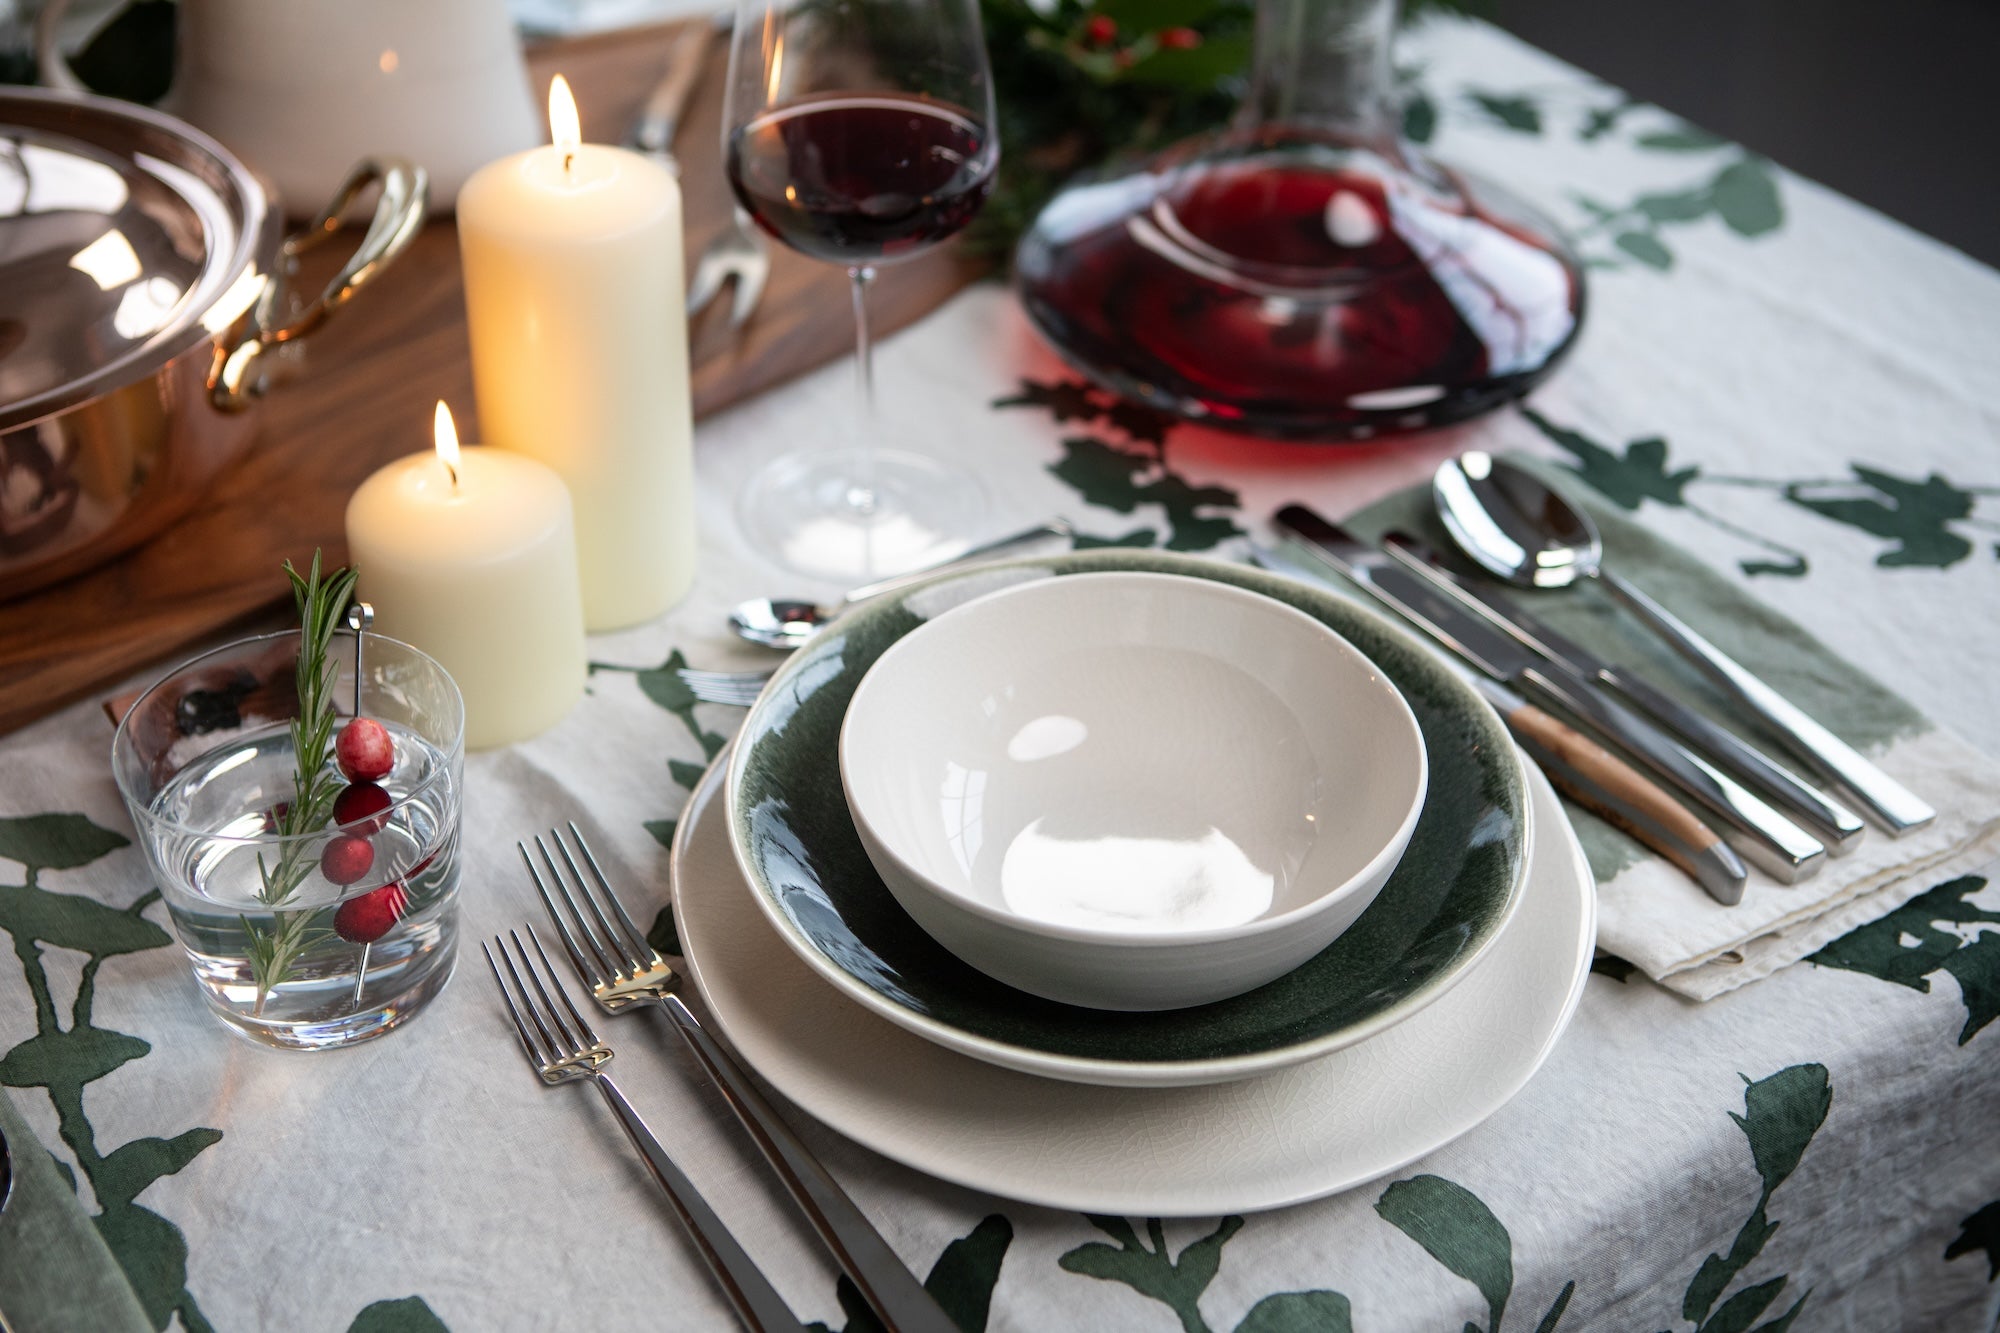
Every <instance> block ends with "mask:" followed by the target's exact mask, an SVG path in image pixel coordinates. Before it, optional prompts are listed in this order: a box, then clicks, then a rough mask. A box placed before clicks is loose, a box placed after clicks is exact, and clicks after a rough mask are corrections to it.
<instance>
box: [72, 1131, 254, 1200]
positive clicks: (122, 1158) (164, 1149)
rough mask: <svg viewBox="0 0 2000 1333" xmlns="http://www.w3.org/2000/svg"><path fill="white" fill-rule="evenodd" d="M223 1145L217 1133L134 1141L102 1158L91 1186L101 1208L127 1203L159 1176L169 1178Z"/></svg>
mask: <svg viewBox="0 0 2000 1333" xmlns="http://www.w3.org/2000/svg"><path fill="white" fill-rule="evenodd" d="M221 1141H222V1131H221V1130H219V1129H190V1130H188V1131H187V1132H186V1133H185V1134H179V1135H176V1136H175V1137H173V1138H171V1139H134V1140H132V1141H131V1142H130V1143H127V1144H124V1145H122V1146H121V1147H119V1148H118V1149H117V1150H116V1151H114V1152H112V1153H111V1154H110V1155H108V1156H107V1157H105V1159H104V1162H103V1164H102V1165H101V1166H99V1167H98V1170H97V1175H96V1178H95V1180H94V1182H93V1183H94V1186H95V1188H96V1190H97V1202H98V1204H99V1206H100V1207H103V1208H106V1209H110V1208H115V1207H119V1206H121V1205H123V1204H127V1203H130V1202H131V1201H132V1200H133V1199H135V1198H137V1197H138V1196H139V1193H140V1191H142V1190H144V1189H145V1188H146V1187H147V1186H148V1185H150V1184H152V1183H153V1182H154V1181H156V1180H158V1179H159V1178H160V1177H161V1176H171V1175H173V1174H174V1173H175V1172H177V1171H179V1170H180V1169H181V1168H182V1167H184V1166H186V1165H187V1164H188V1163H189V1162H192V1161H193V1160H194V1159H195V1158H196V1157H198V1156H200V1155H201V1153H202V1151H203V1150H204V1149H206V1148H209V1147H212V1146H214V1145H215V1144H217V1143H220V1142H221Z"/></svg>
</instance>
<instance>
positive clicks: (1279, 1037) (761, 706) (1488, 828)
mask: <svg viewBox="0 0 2000 1333" xmlns="http://www.w3.org/2000/svg"><path fill="white" fill-rule="evenodd" d="M1107 570H1143V571H1151V572H1157V573H1163V574H1182V575H1187V576H1191V577H1195V578H1203V579H1211V580H1214V581H1216V582H1220V583H1227V584H1232V585H1234V586H1236V587H1240V588H1247V589H1250V590H1251V591H1253V592H1259V593H1262V594H1264V595H1265V596H1267V597H1271V598H1274V599H1276V600H1277V601H1280V602H1283V603H1285V604H1287V605H1289V606H1294V607H1297V608H1298V609H1299V610H1301V611H1304V612H1305V613H1306V614H1307V615H1310V616H1312V617H1314V618H1315V619H1317V620H1319V621H1320V622H1322V623H1323V624H1325V625H1327V626H1328V627H1329V628H1331V629H1333V630H1334V631H1335V632H1336V633H1338V634H1340V635H1341V636H1343V637H1344V638H1346V639H1347V640H1348V642H1350V643H1352V644H1353V645H1354V646H1355V647H1356V648H1358V649H1360V650H1361V651H1362V652H1363V653H1364V654H1366V655H1367V656H1368V657H1369V658H1371V659H1373V660H1374V662H1375V663H1376V664H1377V665H1378V666H1380V667H1381V668H1382V670H1383V672H1384V673H1385V674H1386V675H1387V676H1388V677H1389V679H1390V680H1392V681H1393V682H1394V683H1395V685H1396V687H1397V688H1398V689H1399V690H1401V691H1402V693H1403V698H1404V699H1405V700H1406V701H1407V702H1408V703H1409V705H1410V711H1411V712H1413V713H1414V714H1416V718H1417V724H1418V726H1419V727H1420V728H1421V730H1422V732H1423V737H1424V745H1425V747H1426V750H1427V751H1428V753H1429V756H1430V786H1429V790H1428V792H1427V793H1426V795H1425V798H1424V807H1423V813H1422V814H1421V815H1419V816H1418V819H1417V827H1416V830H1415V832H1414V833H1413V834H1412V835H1411V837H1410V843H1409V847H1408V849H1407V850H1406V851H1405V852H1404V854H1403V859H1402V861H1401V862H1400V863H1399V864H1398V866H1397V868H1396V871H1395V873H1394V874H1392V875H1391V876H1390V877H1389V880H1388V882H1387V883H1386V884H1384V885H1383V887H1382V890H1381V892H1380V894H1379V895H1377V897H1376V899H1375V901H1374V903H1373V904H1372V905H1371V906H1370V907H1369V909H1368V910H1367V911H1366V912H1364V913H1363V914H1362V915H1361V917H1360V919H1359V920H1357V921H1356V922H1355V923H1354V924H1353V925H1352V926H1350V927H1349V928H1348V929H1347V930H1346V931H1345V932H1344V933H1343V934H1342V935H1341V936H1340V937H1339V938H1338V939H1336V940H1335V941H1334V942H1333V943H1332V944H1331V945H1329V946H1327V948H1326V949H1325V950H1324V951H1323V952H1321V953H1320V954H1318V955H1316V956H1315V957H1314V958H1312V959H1311V960H1309V961H1308V962H1306V963H1305V964H1303V965H1302V966H1300V967H1299V968H1298V969H1296V970H1295V971H1293V972H1290V973H1287V974H1286V975H1284V976H1282V977H1280V978H1278V979H1277V980H1276V981H1273V982H1270V983H1268V984H1266V985H1264V986H1260V987H1259V988H1257V989H1256V990H1253V991H1250V992H1248V993H1247V994H1243V995H1238V996H1235V997H1233V998H1231V999H1227V1000H1220V1001H1217V1002H1216V1003H1214V1004H1207V1005H1201V1006H1198V1007H1196V1008H1192V1009H1174V1010H1167V1011H1161V1012H1154V1013H1113V1012H1110V1011H1106V1010H1099V1009H1085V1008H1080V1007H1078V1006H1075V1005H1067V1004H1060V1003H1057V1002H1055V1001H1053V1000H1046V999H1042V998H1041V997H1039V996H1034V995H1029V994H1027V993H1026V992H1024V991H1018V990H1015V989H1014V988H1013V987H1011V986H1007V985H1004V984H1002V983H1001V982H998V981H995V980H994V979H993V978H991V977H989V976H987V975H986V974H985V973H983V972H980V971H978V970H977V969H975V968H973V967H971V966H970V965H968V964H966V963H964V962H962V961H960V960H959V958H958V957H957V956H956V955H954V954H952V953H951V952H949V951H948V950H946V949H945V948H944V946H943V945H941V944H939V943H937V941H935V940H933V939H932V938H931V937H930V936H929V935H927V934H925V933H924V931H923V930H922V929H921V928H920V927H919V926H918V925H917V924H916V922H915V921H913V920H912V919H911V918H910V917H909V915H908V914H907V913H905V912H904V911H903V909H902V907H901V906H899V905H898V904H897V902H896V900H895V898H894V897H892V896H891V895H890V893H889V890H888V888H887V886H885V885H884V884H883V883H882V880H881V877H880V876H878V875H877V874H876V873H875V868H874V866H873V865H871V864H870V863H869V860H868V854H867V852H866V851H865V850H863V848H862V846H861V841H860V838H859V836H858V835H857V834H856V833H855V830H854V823H853V819H852V817H851V816H850V815H849V813H848V809H847V798H846V795H845V794H844V792H843V790H842V788H841V781H840V762H839V752H838V738H839V735H840V726H841V722H842V720H843V718H845V716H846V713H847V705H848V701H849V700H850V699H851V698H852V697H853V694H854V690H855V688H856V686H858V685H859V684H860V683H861V678H862V676H863V675H865V674H866V673H867V671H868V668H869V667H871V666H872V665H874V663H875V660H876V659H877V658H879V657H880V656H881V655H882V653H883V652H885V651H886V650H887V649H888V647H889V646H890V645H891V644H893V643H895V642H896V641H897V640H898V639H900V638H902V637H903V636H904V635H905V634H908V633H909V632H910V631H912V630H914V629H916V628H917V627H918V626H920V625H922V624H923V623H924V621H925V619H926V618H927V617H925V616H923V615H920V614H919V613H918V612H917V611H916V610H913V609H912V603H913V602H915V603H916V604H918V605H919V606H925V605H933V604H934V605H936V607H937V611H936V612H934V614H941V613H942V611H943V610H944V609H946V608H947V607H948V606H949V605H952V604H956V602H957V601H963V600H967V599H969V597H970V596H971V595H976V593H978V592H985V591H991V590H993V589H995V588H997V587H999V586H1004V584H1003V583H1001V582H999V581H996V580H1006V579H1019V578H1021V577H1023V576H1032V575H1034V574H1037V573H1039V574H1045V575H1054V576H1057V577H1060V576H1062V575H1066V574H1082V573H1096V572H1102V571H1107ZM959 583H965V584H966V585H967V586H966V588H965V589H964V590H963V594H964V595H961V596H957V597H956V598H955V599H954V597H953V596H952V594H954V593H958V592H960V590H959V589H956V588H948V585H953V584H959ZM736 748H737V751H738V754H737V756H736V759H735V761H734V764H735V766H734V768H733V770H732V773H731V784H732V786H733V788H734V791H733V793H732V794H733V796H734V798H735V799H734V800H733V801H732V803H731V807H730V818H731V821H732V828H731V833H732V836H733V838H734V841H735V844H736V847H737V855H738V860H739V861H742V862H744V863H745V864H744V866H743V869H744V873H745V875H746V876H747V877H748V879H749V880H750V883H751V885H752V887H753V889H754V890H755V891H756V892H758V893H760V894H762V895H763V896H764V898H765V901H766V905H767V907H773V908H775V909H776V910H775V911H767V913H766V915H767V916H770V917H772V918H773V920H774V921H775V922H776V924H778V926H779V927H780V930H781V932H782V933H785V934H788V935H789V936H790V941H791V943H792V945H793V947H794V948H795V949H798V950H799V952H800V953H801V955H802V956H804V957H805V958H806V960H807V961H808V962H812V961H813V955H815V954H816V955H818V957H819V958H820V959H822V960H824V961H825V962H826V963H829V964H831V965H832V967H833V968H835V969H837V970H838V971H840V972H842V973H845V974H846V976H847V977H848V978H850V979H852V981H854V982H856V983H859V985H860V986H862V987H865V988H866V989H867V990H870V991H873V992H875V994H876V995H878V996H880V997H881V998H882V999H883V1000H886V1001H887V1002H889V1003H890V1004H891V1005H893V1006H896V1007H899V1008H901V1009H903V1010H906V1011H908V1012H909V1013H910V1014H912V1015H915V1016H916V1017H917V1018H919V1019H921V1020H928V1021H929V1022H931V1023H937V1024H942V1025H944V1026H946V1027H950V1028H953V1029H956V1030H957V1031H959V1032H960V1033H963V1034H967V1035H969V1036H971V1037H973V1038H976V1039H979V1040H981V1041H984V1042H989V1043H998V1044H1000V1045H1003V1046H1010V1047H1016V1048H1019V1049H1021V1050H1022V1051H1024V1052H1029V1053H1033V1055H1036V1056H1041V1057H1054V1058H1056V1059H1058V1060H1082V1061H1102V1062H1111V1063H1114V1064H1120V1065H1154V1064H1157V1065H1167V1066H1172V1065H1181V1064H1190V1063H1196V1062H1212V1061H1231V1060H1240V1059H1244V1058H1254V1057H1259V1056H1265V1055H1269V1054H1271V1053H1274V1052H1279V1051H1285V1050H1292V1049H1295V1048H1298V1047H1300V1046H1303V1045H1306V1044H1309V1043H1314V1044H1324V1045H1327V1046H1328V1047H1329V1049H1330V1048H1331V1046H1333V1045H1339V1044H1344V1043H1343V1042H1340V1041H1338V1040H1337V1039H1338V1038H1339V1037H1340V1036H1341V1035H1342V1034H1344V1033H1350V1032H1354V1033H1358V1032H1360V1031H1361V1030H1363V1029H1366V1030H1370V1031H1372V1030H1375V1029H1378V1028H1380V1027H1381V1026H1384V1025H1385V1024H1386V1023H1387V1022H1392V1021H1394V1020H1395V1019H1396V1018H1399V1017H1402V1016H1406V1015H1407V1014H1409V1013H1412V1012H1414V1011H1415V1010H1417V1009H1418V1008H1421V1007H1422V1006H1423V1005H1424V1004H1427V1003H1429V1001H1431V1000H1433V999H1435V998H1436V997H1437V996H1439V995H1441V994H1443V993H1444V991H1445V990H1447V989H1448V988H1449V987H1450V985H1451V983H1452V982H1453V981H1455V980H1456V979H1457V977H1458V975H1459V974H1460V973H1461V972H1462V971H1463V969H1464V968H1466V967H1467V966H1469V965H1470V964H1471V963H1472V961H1473V960H1474V959H1476V958H1477V957H1478V956H1479V954H1480V953H1481V952H1483V951H1484V949H1485V947H1486V945H1487V944H1488V943H1490V942H1491V941H1492V939H1493V937H1494V936H1495V935H1497V934H1498V933H1499V930H1500V928H1501V926H1503V925H1505V924H1506V921H1507V919H1508V917H1509V915H1510V914H1511V912H1512V909H1513V907H1514V904H1515V902H1516V901H1517V900H1518V898H1519V892H1518V890H1519V887H1520V879H1521V871H1522V867H1523V857H1524V851H1525V849H1524V840H1525V827H1526V812H1525V803H1526V794H1525V791H1524V788H1523V785H1522V777H1521V770H1520V767H1519V761H1518V759H1517V758H1516V757H1515V751H1514V747H1513V742H1512V741H1511V740H1510V739H1509V738H1508V736H1507V734H1506V732H1505V731H1504V730H1503V729H1502V727H1501V725H1500V723H1499V720H1498V719H1497V718H1496V717H1495V716H1494V714H1493V712H1492V710H1490V709H1488V708H1487V707H1486V706H1485V705H1484V704H1483V703H1482V702H1481V701H1480V700H1479V697H1478V696H1477V695H1476V694H1474V693H1473V691H1472V690H1471V689H1470V688H1469V687H1468V686H1466V685H1465V684H1464V683H1463V682H1462V681H1460V680H1458V679H1457V678H1456V677H1455V676H1454V675H1453V674H1452V672H1451V671H1450V670H1449V669H1448V668H1447V667H1445V666H1444V665H1443V663H1441V662H1440V661H1439V660H1438V659H1437V657H1436V656H1435V655H1433V654H1432V653H1430V652H1429V651H1428V650H1426V649H1424V648H1422V647H1421V646H1419V645H1418V644H1417V643H1416V641H1415V640H1413V639H1412V638H1411V637H1410V636H1409V635H1408V634H1407V633H1405V632H1404V631H1402V630H1399V629H1397V628H1395V627H1394V626H1392V625H1391V624H1390V623H1389V622H1388V621H1386V620H1384V619H1383V618H1381V617H1379V616H1377V615H1375V614H1373V613H1372V612H1369V611H1366V610H1364V609H1362V608H1360V607H1358V606H1356V605H1354V604H1352V603H1349V602H1346V601H1343V600H1342V599H1341V598H1339V597H1336V596H1334V595H1332V594H1331V593H1327V592H1322V591H1319V590H1317V589H1314V588H1310V587H1307V586H1306V585H1304V584H1301V583H1297V582H1294V581H1292V580H1289V579H1283V578H1279V577H1277V576H1274V575H1270V574H1266V573H1264V572H1263V571H1261V570H1256V569H1251V568H1248V567H1245V566H1240V565H1229V564H1223V563H1221V562H1218V561H1213V560H1202V559H1198V558H1195V557H1191V556H1175V555H1171V554H1165V553H1159V552H1139V551H1127V550H1117V551H1089V552H1076V553H1073V554H1070V555H1066V556H1060V557H1057V558H1054V559H1046V560H1032V561H1019V562H1014V563H1012V564H1009V565H1005V566H989V567H986V568H983V569H979V570H974V571H969V572H963V573H958V574H951V575H943V576H940V577H939V578H938V579H936V580H933V581H931V582H929V583H926V584H923V585H920V586H919V587H917V588H914V589H909V590H906V591H903V592H901V593H898V594H895V595H891V596H887V597H884V598H883V599H882V600H880V601H879V602H875V603H872V604H870V605H868V606H866V607H864V608H862V609H860V610H857V611H854V612H852V613H850V614H848V615H846V616H843V617H842V618H841V619H840V621H839V622H838V624H837V625H836V626H834V627H832V628H830V629H828V630H826V631H825V632H823V633H821V634H820V635H818V636H816V637H815V638H814V639H812V640H811V641H810V642H809V643H807V644H806V646H805V647H803V648H801V649H799V650H798V652H797V653H796V654H795V655H794V656H793V658H792V660H791V661H789V662H787V663H786V664H785V666H784V667H783V668H782V669H781V671H780V672H779V674H778V676H777V677H776V678H775V679H774V680H773V682H772V684H771V686H770V688H769V689H767V690H766V691H765V693H764V695H763V697H762V698H761V699H760V700H759V701H758V704H757V706H756V707H755V708H754V709H752V710H751V713H750V716H749V718H748V719H747V720H746V721H745V722H744V725H743V728H742V730H741V732H740V733H738V737H737V741H736ZM822 970H824V969H822Z"/></svg>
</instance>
